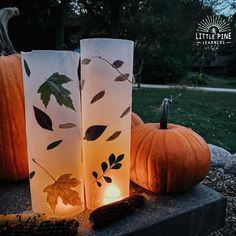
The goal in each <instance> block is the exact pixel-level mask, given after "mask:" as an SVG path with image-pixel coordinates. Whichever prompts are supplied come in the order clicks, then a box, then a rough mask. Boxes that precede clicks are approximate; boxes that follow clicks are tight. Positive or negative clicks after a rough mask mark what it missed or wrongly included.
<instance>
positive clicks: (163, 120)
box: [160, 98, 171, 129]
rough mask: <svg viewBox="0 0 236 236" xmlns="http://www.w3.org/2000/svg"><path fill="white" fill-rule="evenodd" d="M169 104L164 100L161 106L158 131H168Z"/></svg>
mask: <svg viewBox="0 0 236 236" xmlns="http://www.w3.org/2000/svg"><path fill="white" fill-rule="evenodd" d="M169 102H171V100H170V99H168V98H165V99H164V100H163V102H162V104H161V109H160V110H161V118H160V129H168V127H167V120H168V105H169Z"/></svg>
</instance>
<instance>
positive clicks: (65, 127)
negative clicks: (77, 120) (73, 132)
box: [58, 123, 76, 129]
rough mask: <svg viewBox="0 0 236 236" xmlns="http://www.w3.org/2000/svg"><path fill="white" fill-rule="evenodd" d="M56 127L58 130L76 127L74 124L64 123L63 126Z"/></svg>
mask: <svg viewBox="0 0 236 236" xmlns="http://www.w3.org/2000/svg"><path fill="white" fill-rule="evenodd" d="M58 127H59V128H60V129H70V128H74V127H76V124H74V123H64V124H60V125H59V126H58Z"/></svg>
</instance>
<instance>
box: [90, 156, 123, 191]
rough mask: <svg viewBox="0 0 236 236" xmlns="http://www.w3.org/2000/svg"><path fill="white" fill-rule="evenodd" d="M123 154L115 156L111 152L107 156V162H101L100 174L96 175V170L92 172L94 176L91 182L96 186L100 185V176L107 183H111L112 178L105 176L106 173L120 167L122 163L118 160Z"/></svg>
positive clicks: (121, 158) (120, 159)
mask: <svg viewBox="0 0 236 236" xmlns="http://www.w3.org/2000/svg"><path fill="white" fill-rule="evenodd" d="M124 156H125V154H121V155H119V156H118V157H117V158H116V156H115V154H113V153H112V154H111V155H110V156H109V158H108V163H107V162H105V161H104V162H102V163H101V170H102V174H101V175H98V173H97V172H96V171H93V172H92V175H93V177H94V178H95V180H94V181H93V183H96V184H97V186H98V187H101V186H102V183H101V180H100V179H101V178H103V179H104V180H105V182H107V183H112V178H111V177H109V176H107V174H108V172H109V171H110V170H118V169H120V168H121V167H122V164H121V163H120V162H121V161H122V160H123V159H124ZM108 164H109V166H108Z"/></svg>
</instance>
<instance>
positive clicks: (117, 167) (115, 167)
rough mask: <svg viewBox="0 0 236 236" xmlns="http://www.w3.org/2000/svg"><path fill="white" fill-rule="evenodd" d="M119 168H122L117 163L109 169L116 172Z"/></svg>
mask: <svg viewBox="0 0 236 236" xmlns="http://www.w3.org/2000/svg"><path fill="white" fill-rule="evenodd" d="M121 166H122V164H121V163H117V164H115V165H114V166H112V167H111V168H112V169H114V170H118V169H120V168H121Z"/></svg>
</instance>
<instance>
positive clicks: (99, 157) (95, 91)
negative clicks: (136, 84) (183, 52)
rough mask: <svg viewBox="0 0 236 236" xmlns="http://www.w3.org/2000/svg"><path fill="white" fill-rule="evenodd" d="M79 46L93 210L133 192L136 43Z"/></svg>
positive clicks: (83, 43) (88, 190)
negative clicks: (132, 135)
mask: <svg viewBox="0 0 236 236" xmlns="http://www.w3.org/2000/svg"><path fill="white" fill-rule="evenodd" d="M80 45H81V99H82V120H83V124H82V126H83V163H84V171H85V193H86V204H87V207H88V208H89V209H94V208H97V207H99V206H101V205H105V204H108V203H111V202H114V201H117V200H120V199H122V198H124V197H127V196H128V195H129V174H130V132H131V96H132V70H133V42H132V41H128V40H118V39H84V40H81V43H80Z"/></svg>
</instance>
